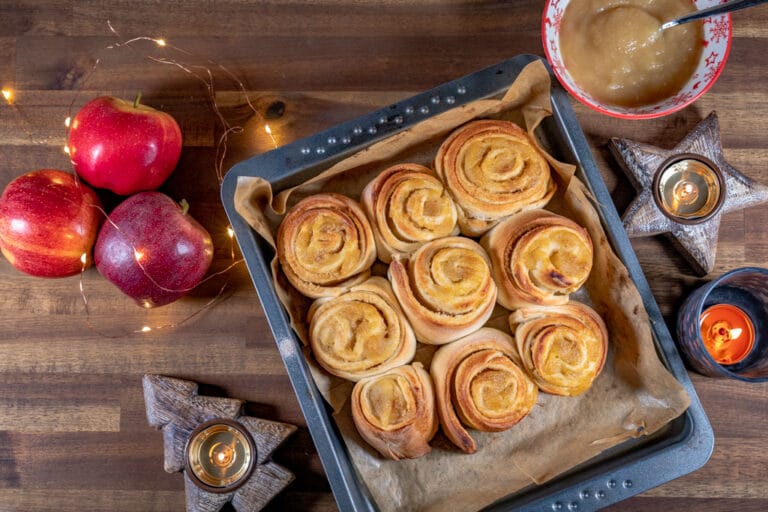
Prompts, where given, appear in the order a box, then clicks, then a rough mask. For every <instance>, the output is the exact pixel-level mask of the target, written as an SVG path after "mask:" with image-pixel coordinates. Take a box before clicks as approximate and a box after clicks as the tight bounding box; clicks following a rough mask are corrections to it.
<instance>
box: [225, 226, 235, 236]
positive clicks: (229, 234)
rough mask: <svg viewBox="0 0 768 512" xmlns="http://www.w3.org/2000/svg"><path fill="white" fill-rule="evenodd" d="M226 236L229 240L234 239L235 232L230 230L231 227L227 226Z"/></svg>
mask: <svg viewBox="0 0 768 512" xmlns="http://www.w3.org/2000/svg"><path fill="white" fill-rule="evenodd" d="M227 236H229V238H234V237H235V230H234V229H232V226H227Z"/></svg>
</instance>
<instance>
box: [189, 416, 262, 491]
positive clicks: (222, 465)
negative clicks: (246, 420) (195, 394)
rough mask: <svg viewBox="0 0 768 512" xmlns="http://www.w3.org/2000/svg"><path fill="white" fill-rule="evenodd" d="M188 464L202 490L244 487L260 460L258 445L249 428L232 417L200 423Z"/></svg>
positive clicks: (193, 479)
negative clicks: (230, 418)
mask: <svg viewBox="0 0 768 512" xmlns="http://www.w3.org/2000/svg"><path fill="white" fill-rule="evenodd" d="M184 453H185V466H186V469H187V474H188V475H189V476H190V479H191V480H192V481H193V482H194V483H195V484H196V485H197V486H198V487H200V488H201V489H204V490H206V491H209V492H214V493H227V492H231V491H233V490H235V489H237V488H238V487H240V486H241V485H242V484H243V483H245V481H246V480H247V479H248V477H249V476H250V475H251V472H252V471H253V468H254V466H255V462H256V445H255V443H254V442H253V439H252V438H251V435H250V434H249V433H248V431H247V430H246V429H245V428H244V427H243V426H242V425H240V424H239V423H237V422H235V421H232V420H228V419H213V420H210V421H206V422H205V423H202V424H200V425H199V426H198V427H197V428H196V429H195V430H193V431H192V433H191V434H190V435H189V439H188V441H187V446H186V449H185V452H184Z"/></svg>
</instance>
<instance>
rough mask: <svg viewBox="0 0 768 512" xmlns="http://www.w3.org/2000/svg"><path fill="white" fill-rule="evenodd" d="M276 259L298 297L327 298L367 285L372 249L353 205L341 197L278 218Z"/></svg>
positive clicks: (306, 203)
mask: <svg viewBox="0 0 768 512" xmlns="http://www.w3.org/2000/svg"><path fill="white" fill-rule="evenodd" d="M277 256H278V260H279V261H280V265H281V267H282V269H283V272H284V273H285V276H286V277H287V278H288V281H290V283H291V284H292V285H293V286H294V287H295V288H296V289H297V290H298V291H299V292H301V293H303V294H304V295H306V296H307V297H311V298H318V297H329V296H334V295H338V294H339V293H341V292H342V291H343V290H344V289H346V288H348V287H349V286H352V285H355V284H358V283H361V282H363V281H365V280H366V279H368V277H369V276H370V268H371V265H373V262H374V261H375V260H376V243H375V241H374V239H373V230H372V229H371V225H370V224H369V223H368V219H367V218H366V216H365V213H364V212H363V209H362V208H361V207H360V205H359V204H358V203H357V202H355V201H353V200H352V199H350V198H348V197H346V196H343V195H341V194H335V193H325V194H316V195H313V196H309V197H307V198H305V199H303V200H301V201H299V202H298V203H296V205H295V206H293V208H291V209H290V210H289V211H288V213H287V214H286V215H285V218H283V221H282V222H281V223H280V227H279V228H278V231H277Z"/></svg>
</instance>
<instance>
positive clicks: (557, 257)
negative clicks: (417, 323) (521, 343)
mask: <svg viewBox="0 0 768 512" xmlns="http://www.w3.org/2000/svg"><path fill="white" fill-rule="evenodd" d="M480 243H481V245H482V246H483V247H484V248H485V250H486V251H488V255H489V256H490V257H491V265H492V268H493V277H494V279H495V280H496V285H497V286H498V287H499V303H500V304H501V305H502V306H504V307H505V308H507V309H515V308H518V307H521V306H525V305H536V304H539V305H556V304H565V303H566V302H568V295H569V294H570V293H573V292H575V291H576V290H578V289H579V288H581V286H582V285H583V284H584V282H585V281H586V280H587V278H588V277H589V273H590V271H591V270H592V255H593V250H592V239H591V238H590V237H589V233H587V230H586V229H584V228H583V227H581V226H579V225H578V224H576V223H575V222H573V221H572V220H570V219H568V218H566V217H562V216H560V215H557V214H554V213H552V212H549V211H546V210H532V211H527V212H521V213H518V214H517V215H514V216H512V217H510V218H508V219H505V220H504V221H502V222H501V223H499V224H498V225H497V226H495V227H494V228H493V229H492V230H491V231H490V232H488V234H486V235H485V236H484V237H483V238H482V239H481V240H480Z"/></svg>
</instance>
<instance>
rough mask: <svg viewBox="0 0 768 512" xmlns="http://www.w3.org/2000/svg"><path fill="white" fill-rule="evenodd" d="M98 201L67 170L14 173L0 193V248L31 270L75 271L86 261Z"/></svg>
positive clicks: (43, 272)
mask: <svg viewBox="0 0 768 512" xmlns="http://www.w3.org/2000/svg"><path fill="white" fill-rule="evenodd" d="M100 206H101V203H100V202H99V198H98V197H97V196H96V193H95V192H94V191H93V190H91V189H90V188H89V187H88V186H86V185H85V184H84V183H82V182H81V181H79V180H77V179H76V177H75V176H74V175H73V174H70V173H68V172H64V171H57V170H53V169H41V170H39V171H32V172H29V173H27V174H24V175H22V176H19V177H18V178H16V179H15V180H13V181H12V182H10V183H9V184H8V186H7V187H5V190H4V191H3V195H2V196H0V250H2V253H3V255H4V256H5V257H6V258H7V259H8V261H9V262H10V263H11V265H13V266H14V267H16V268H17V269H19V270H21V271H22V272H26V273H27V274H31V275H33V276H40V277H65V276H70V275H73V274H77V273H78V272H80V271H81V270H83V269H84V268H85V267H86V266H88V265H90V263H91V258H90V254H91V248H92V247H93V242H94V240H95V239H96V233H97V232H98V229H99V222H100V220H101V219H102V218H103V215H102V213H101V209H100Z"/></svg>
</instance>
